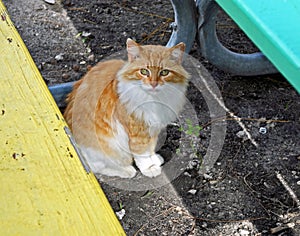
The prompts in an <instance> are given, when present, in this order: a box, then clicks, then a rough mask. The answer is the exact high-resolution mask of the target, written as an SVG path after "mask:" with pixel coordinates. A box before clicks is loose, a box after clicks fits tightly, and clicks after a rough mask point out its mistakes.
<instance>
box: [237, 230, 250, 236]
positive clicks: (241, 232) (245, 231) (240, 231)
mask: <svg viewBox="0 0 300 236" xmlns="http://www.w3.org/2000/svg"><path fill="white" fill-rule="evenodd" d="M239 234H240V235H241V236H247V235H249V234H250V232H249V230H247V229H240V230H239Z"/></svg>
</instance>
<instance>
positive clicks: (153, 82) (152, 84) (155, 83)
mask: <svg viewBox="0 0 300 236" xmlns="http://www.w3.org/2000/svg"><path fill="white" fill-rule="evenodd" d="M150 84H151V86H152V88H155V87H156V86H157V85H158V82H157V81H151V82H150Z"/></svg>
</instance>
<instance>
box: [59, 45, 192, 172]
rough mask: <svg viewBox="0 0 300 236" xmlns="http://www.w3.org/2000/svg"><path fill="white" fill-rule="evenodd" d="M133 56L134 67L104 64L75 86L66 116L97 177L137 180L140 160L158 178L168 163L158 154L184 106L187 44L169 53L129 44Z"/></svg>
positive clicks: (144, 169)
mask: <svg viewBox="0 0 300 236" xmlns="http://www.w3.org/2000/svg"><path fill="white" fill-rule="evenodd" d="M127 51H128V62H125V61H122V60H110V61H106V62H101V63H98V64H97V65H96V66H94V67H93V68H92V69H91V70H90V71H88V73H87V74H86V75H85V76H84V77H83V78H82V79H81V80H79V81H78V82H76V83H75V85H74V88H73V91H72V92H71V93H70V94H69V95H68V98H67V103H68V105H67V108H66V110H65V113H64V117H65V119H66V121H67V123H68V125H69V126H70V128H71V129H72V132H73V135H74V137H75V139H76V141H77V143H78V144H79V145H80V147H81V148H82V149H83V152H84V154H85V156H86V158H87V161H88V163H89V164H90V165H91V168H92V170H93V171H94V172H96V173H102V174H105V175H112V176H115V175H116V176H120V177H133V176H134V175H135V169H134V168H133V167H132V162H133V160H135V162H136V164H137V166H138V167H139V169H140V170H141V172H142V173H143V174H144V175H146V176H149V177H154V176H156V175H158V174H159V173H160V165H161V164H162V162H163V160H162V159H161V158H160V157H159V156H158V155H157V154H155V146H156V142H157V137H158V134H159V132H160V130H161V128H162V127H164V126H166V125H167V123H168V122H171V121H172V120H174V119H175V118H176V116H177V115H178V112H179V111H180V110H181V109H182V106H183V104H184V92H185V89H186V85H187V79H188V74H187V72H186V71H185V70H184V69H183V67H182V66H181V60H182V55H183V51H184V44H182V43H181V44H178V45H176V46H175V47H173V48H170V49H169V48H165V47H163V46H153V45H148V46H140V45H139V44H137V43H135V42H134V41H132V40H130V39H129V40H127ZM176 93H180V94H179V96H178V94H176ZM171 96H173V97H171ZM177 97H179V100H178V101H176V99H177ZM160 113H161V114H160ZM160 116H162V117H160Z"/></svg>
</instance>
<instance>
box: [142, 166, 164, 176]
mask: <svg viewBox="0 0 300 236" xmlns="http://www.w3.org/2000/svg"><path fill="white" fill-rule="evenodd" d="M141 172H142V174H143V175H145V176H147V177H150V178H153V177H156V176H158V175H160V174H161V167H160V166H157V165H152V166H150V167H149V168H147V169H143V170H141Z"/></svg>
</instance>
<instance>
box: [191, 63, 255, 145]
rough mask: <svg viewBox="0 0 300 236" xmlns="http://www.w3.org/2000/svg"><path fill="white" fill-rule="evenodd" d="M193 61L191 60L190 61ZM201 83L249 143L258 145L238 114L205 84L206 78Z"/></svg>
mask: <svg viewBox="0 0 300 236" xmlns="http://www.w3.org/2000/svg"><path fill="white" fill-rule="evenodd" d="M192 63H193V62H192ZM193 64H194V67H195V68H196V70H197V72H198V73H199V75H201V72H200V71H199V69H198V68H197V65H195V63H193ZM202 81H203V83H204V85H205V87H206V89H207V90H208V92H209V93H210V94H211V95H212V96H213V97H214V99H215V100H216V101H217V102H218V104H219V105H220V106H221V107H222V108H223V109H224V110H225V111H226V112H227V113H228V114H229V116H230V117H232V118H233V119H234V120H235V121H236V122H237V123H238V125H239V126H240V127H241V128H242V130H243V131H244V133H245V134H246V136H247V138H248V139H249V140H250V141H251V143H252V144H253V145H254V146H255V147H258V144H257V142H256V141H255V140H254V139H253V138H252V137H251V134H250V133H249V132H248V130H247V128H246V126H245V125H244V123H243V122H242V121H241V120H242V119H241V118H240V117H238V116H236V115H235V114H234V113H233V112H232V111H230V110H229V109H228V108H227V107H226V106H225V104H224V102H223V101H222V100H221V99H220V98H218V96H217V95H216V94H215V93H214V92H213V91H212V90H211V88H210V86H209V85H208V84H207V82H206V79H205V78H203V80H202Z"/></svg>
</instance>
